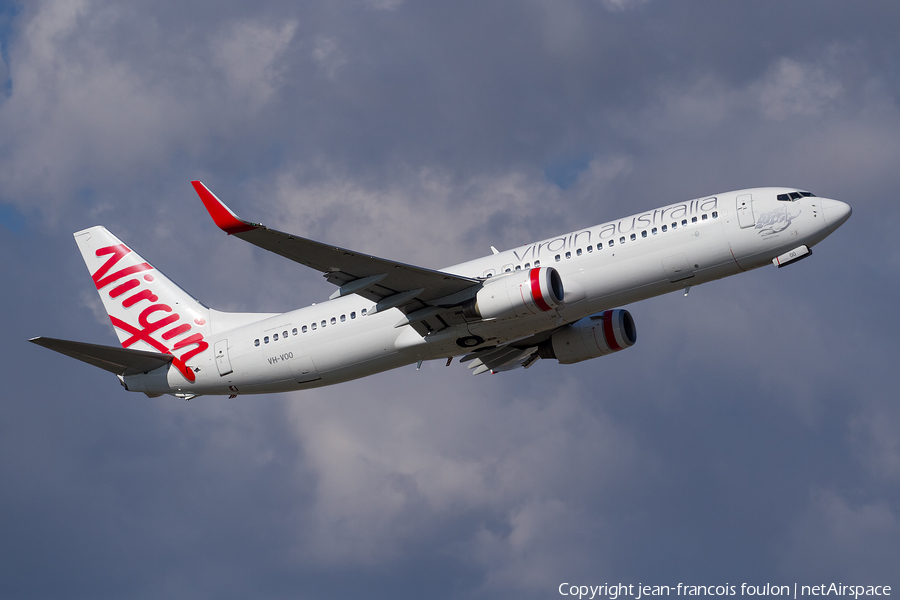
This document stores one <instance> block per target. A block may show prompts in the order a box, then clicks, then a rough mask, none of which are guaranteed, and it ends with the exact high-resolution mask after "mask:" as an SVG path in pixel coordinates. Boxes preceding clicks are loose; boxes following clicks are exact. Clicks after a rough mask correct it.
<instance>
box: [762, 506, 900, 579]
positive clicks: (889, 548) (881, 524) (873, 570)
mask: <svg viewBox="0 0 900 600" xmlns="http://www.w3.org/2000/svg"><path fill="white" fill-rule="evenodd" d="M898 534H900V520H898V516H897V514H896V513H895V512H894V510H893V509H892V508H891V506H890V505H889V504H888V503H887V502H884V501H874V502H872V501H870V502H853V501H851V500H849V499H848V498H846V497H844V496H843V495H841V494H840V493H838V492H836V491H832V490H816V491H814V492H813V493H812V494H811V498H810V502H809V505H808V506H807V507H806V509H805V510H804V511H803V512H802V513H801V514H800V515H799V517H798V519H797V520H796V521H795V523H794V525H792V526H791V528H790V529H789V531H788V533H787V538H786V540H785V543H784V545H783V546H782V547H781V548H780V549H779V550H778V554H779V555H780V556H781V560H782V563H781V570H782V572H783V573H784V574H785V575H788V576H790V577H792V578H796V579H803V578H807V579H812V578H816V577H824V578H826V579H825V580H826V581H831V580H832V579H833V578H834V577H836V576H838V577H840V579H842V580H843V581H844V583H848V582H849V581H851V580H856V581H859V582H863V581H865V582H867V585H874V584H876V583H877V584H882V585H883V583H882V581H883V578H884V577H885V576H886V575H887V574H888V573H890V572H891V571H892V566H895V565H896V557H897V553H898V551H900V544H898V539H900V537H898ZM869 582H870V583H869Z"/></svg>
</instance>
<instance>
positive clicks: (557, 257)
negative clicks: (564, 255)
mask: <svg viewBox="0 0 900 600" xmlns="http://www.w3.org/2000/svg"><path fill="white" fill-rule="evenodd" d="M556 262H559V254H557V255H556Z"/></svg>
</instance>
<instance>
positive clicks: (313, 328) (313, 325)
mask: <svg viewBox="0 0 900 600" xmlns="http://www.w3.org/2000/svg"><path fill="white" fill-rule="evenodd" d="M310 327H312V330H313V331H315V330H316V324H315V323H313V324H312V325H310Z"/></svg>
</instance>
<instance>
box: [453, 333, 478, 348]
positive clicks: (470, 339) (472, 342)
mask: <svg viewBox="0 0 900 600" xmlns="http://www.w3.org/2000/svg"><path fill="white" fill-rule="evenodd" d="M483 343H484V338H480V337H478V336H477V335H469V336H466V337H461V338H459V339H458V340H456V344H457V345H458V346H460V347H462V348H474V347H475V346H477V345H479V344H483Z"/></svg>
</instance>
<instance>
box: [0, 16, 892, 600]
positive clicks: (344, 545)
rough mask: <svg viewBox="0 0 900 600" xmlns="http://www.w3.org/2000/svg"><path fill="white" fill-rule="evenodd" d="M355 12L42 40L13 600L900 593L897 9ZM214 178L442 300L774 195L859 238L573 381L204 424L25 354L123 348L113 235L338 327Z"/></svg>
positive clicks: (7, 549)
mask: <svg viewBox="0 0 900 600" xmlns="http://www.w3.org/2000/svg"><path fill="white" fill-rule="evenodd" d="M357 8H363V10H347V9H346V7H344V8H341V7H339V6H338V5H336V4H334V3H328V2H318V1H313V2H306V3H296V2H284V1H283V0H266V1H264V2H260V3H256V4H254V5H253V6H249V5H246V4H242V3H237V2H228V1H225V2H220V3H217V5H216V10H215V11H210V10H209V9H208V7H206V6H204V5H203V4H202V3H194V2H169V1H168V0H163V1H154V2H150V1H147V0H138V1H136V2H133V3H130V4H128V5H124V4H122V3H116V2H112V1H106V0H83V1H77V2H60V1H57V0H37V1H35V2H30V3H27V4H26V5H23V8H22V11H21V12H20V13H17V14H15V15H13V16H12V17H11V20H10V21H9V22H10V27H9V35H8V36H6V37H4V43H5V44H6V45H5V47H6V48H7V59H8V66H9V74H10V81H11V88H10V94H9V96H8V97H6V98H4V99H3V100H2V103H0V132H2V136H0V201H2V202H3V203H5V204H11V205H12V206H13V207H14V208H10V209H9V211H7V212H9V213H10V214H13V213H15V215H21V220H22V226H21V227H14V228H10V230H8V231H7V230H4V231H5V232H6V235H3V236H0V256H3V257H4V258H3V259H2V260H0V269H2V274H3V277H4V281H6V282H7V283H8V285H6V286H3V288H2V289H0V306H3V308H4V311H3V314H4V321H3V325H4V332H5V335H6V338H5V339H6V340H8V341H9V343H8V344H5V345H4V355H3V359H4V361H3V364H4V365H5V367H4V368H5V371H4V373H5V374H6V375H7V377H6V378H5V386H6V387H5V393H4V394H3V397H2V398H0V404H2V409H3V414H4V415H5V418H4V419H2V420H0V480H2V481H4V483H5V484H6V485H3V486H0V504H2V505H3V506H4V507H6V508H7V509H8V510H4V511H3V514H2V515H0V530H2V531H3V532H4V541H7V544H6V545H5V546H4V547H3V548H0V553H3V554H2V558H3V560H4V564H8V565H11V566H12V567H11V568H9V569H5V570H4V571H3V572H2V574H0V595H3V596H4V597H5V596H14V595H15V594H14V593H10V590H12V591H13V592H15V591H16V590H21V589H29V590H33V594H32V595H44V596H48V597H50V596H60V595H65V594H68V595H86V594H87V595H91V596H93V597H116V598H118V597H122V596H123V595H128V594H129V593H132V595H133V591H134V590H135V589H142V590H146V593H145V595H146V596H147V597H159V596H161V595H162V596H186V597H187V596H189V597H222V596H228V595H245V596H249V595H252V596H254V597H287V596H290V597H296V596H305V597H320V598H330V597H360V596H366V597H385V598H404V597H421V596H423V595H427V596H429V597H435V598H450V597H452V598H468V597H487V596H490V597H492V598H493V597H517V598H518V597H522V598H545V597H547V596H548V595H553V594H556V590H557V586H558V585H559V584H560V583H562V582H563V581H566V580H568V581H572V582H574V581H578V580H581V581H584V582H591V581H597V580H599V579H601V578H602V579H603V580H610V581H611V580H613V579H621V580H629V579H631V580H633V582H635V583H636V582H637V581H643V582H645V583H665V582H666V581H675V580H677V581H689V580H694V581H698V582H699V581H717V580H721V579H722V578H723V577H726V578H730V579H732V580H737V579H738V578H743V579H747V580H748V581H749V579H750V578H754V577H755V578H758V579H759V580H764V578H765V577H768V576H771V575H772V574H773V573H776V574H778V575H779V576H784V577H785V578H791V579H794V578H800V577H809V578H820V577H826V576H827V577H833V576H834V574H838V575H840V576H842V577H844V581H845V582H846V581H849V580H848V579H847V578H848V577H851V576H852V577H858V578H860V579H871V580H872V581H873V582H874V581H878V582H883V583H887V584H890V583H891V582H890V581H889V580H891V579H892V578H893V579H894V580H895V581H896V575H895V573H894V572H895V571H896V568H895V565H894V564H892V563H889V559H890V558H891V557H894V556H896V555H897V550H898V549H897V546H896V537H897V536H896V533H897V502H898V500H897V499H898V495H897V487H896V482H897V477H898V466H897V465H898V460H900V459H898V452H897V448H898V439H897V435H896V433H895V432H896V431H898V430H900V415H898V414H897V411H896V410H894V409H893V408H892V406H893V405H892V404H891V402H892V401H893V399H894V397H895V396H896V382H895V381H894V379H895V377H894V373H895V370H894V369H893V365H894V364H895V363H896V358H897V348H896V346H897V345H896V340H897V338H898V336H900V323H898V321H897V319H895V318H893V317H892V315H894V314H895V312H896V304H897V299H898V297H900V296H898V285H897V281H898V278H897V266H898V264H900V262H898V260H900V259H898V256H900V255H898V251H897V244H896V229H897V226H898V225H900V211H898V209H897V204H896V202H895V201H894V196H895V195H896V193H895V191H896V188H897V183H898V182H897V176H896V164H897V162H898V159H900V141H898V139H897V136H896V134H895V132H896V131H897V130H898V123H900V110H898V102H897V97H898V95H897V78H896V77H895V75H894V72H893V71H892V70H891V68H890V65H891V64H892V63H891V62H890V60H889V58H890V57H894V56H896V55H898V47H897V36H896V32H895V31H894V29H895V28H892V27H890V24H892V23H894V22H896V14H894V13H895V12H896V9H894V8H893V7H891V8H887V7H875V6H873V7H870V10H866V11H859V10H853V9H850V8H846V7H845V6H844V5H842V4H839V3H829V2H825V3H824V4H823V6H822V7H821V10H817V11H815V12H814V13H811V12H810V11H808V10H804V9H802V8H798V7H794V6H792V5H789V4H783V5H781V4H779V5H777V6H775V5H773V6H771V7H768V8H760V7H756V6H753V7H750V6H749V5H748V6H747V7H737V8H736V7H734V6H731V5H729V6H727V7H726V6H724V5H723V6H722V7H719V5H717V4H715V5H713V4H709V5H706V4H704V5H701V4H692V3H677V4H675V3H673V4H671V5H670V4H662V3H652V2H644V3H621V2H607V3H605V4H604V3H602V2H601V3H597V2H595V3H592V4H577V3H541V4H538V5H534V4H532V5H526V6H525V7H524V8H523V6H522V5H518V4H514V3H503V2H500V3H483V2H471V3H467V2H463V3H462V4H454V5H453V6H452V7H449V6H445V5H443V4H440V3H432V4H422V5H418V4H414V3H406V2H403V3H401V2H376V3H368V4H366V3H363V4H361V5H360V6H357ZM735 11H737V12H735ZM748 31H753V32H754V35H752V36H748V35H747V32H748ZM0 78H2V74H0ZM548 165H549V167H548ZM553 165H562V166H563V167H564V168H560V173H562V174H561V175H560V176H559V177H556V176H555V175H554V174H553V173H554V172H553V168H552V167H553ZM195 178H200V179H202V180H204V182H205V183H207V184H208V185H209V186H210V187H211V188H212V189H213V190H214V191H215V192H216V193H217V194H219V195H220V197H222V198H223V199H224V200H225V202H226V203H228V204H229V205H230V206H231V207H232V208H233V209H234V210H235V211H236V212H237V213H238V214H240V215H241V216H244V217H246V218H248V219H251V220H254V221H262V222H263V223H265V224H266V225H268V226H271V227H274V228H276V229H279V230H283V231H288V232H292V233H296V234H299V235H304V236H308V237H311V238H313V239H317V240H322V241H324V242H327V243H333V244H336V245H340V246H346V247H349V248H353V249H355V250H358V251H363V252H370V253H372V254H375V255H379V256H384V257H386V258H393V259H397V260H402V261H406V262H411V263H414V264H420V265H423V266H426V267H433V268H440V267H444V266H447V265H449V264H453V263H456V262H460V261H464V260H468V259H471V258H475V257H478V256H482V255H485V254H487V252H488V248H489V246H490V245H494V246H497V247H498V248H503V249H506V248H511V247H516V246H518V245H520V244H525V243H528V242H529V241H533V240H537V239H543V238H547V237H550V236H553V235H555V234H558V233H561V232H564V231H571V230H574V229H576V228H578V227H582V226H584V225H585V224H588V223H600V222H605V221H608V220H610V219H615V218H617V217H619V216H621V215H625V214H632V213H634V212H637V211H639V210H643V209H651V210H652V209H653V208H654V207H657V206H661V205H665V204H668V203H671V202H676V201H678V200H684V199H687V198H692V197H698V196H703V195H706V194H711V193H715V192H718V191H723V190H727V189H736V188H740V187H744V186H753V185H768V184H776V185H778V184H787V185H799V186H802V187H805V188H808V189H811V190H812V191H815V192H817V193H820V194H822V195H828V196H834V197H837V198H839V199H844V200H847V201H848V202H850V203H851V205H852V206H853V208H854V215H853V218H852V219H851V220H850V221H848V223H847V224H846V225H844V226H843V227H842V228H841V229H840V230H839V231H838V232H837V233H836V234H834V236H832V237H830V238H829V239H828V240H826V241H825V242H824V243H822V244H821V245H820V246H817V247H816V248H815V255H814V256H813V257H812V258H810V259H809V260H805V261H803V262H801V263H798V265H797V266H791V267H790V268H788V269H781V270H776V269H775V268H774V267H767V268H764V269H760V270H758V271H755V272H752V273H747V274H742V275H740V276H739V277H734V278H729V279H727V280H725V281H720V282H713V283H710V284H709V285H704V286H701V287H699V288H696V289H694V290H693V291H691V294H690V296H689V297H688V298H684V297H683V296H682V295H680V294H676V295H669V296H664V297H660V298H656V299H651V300H648V301H645V302H641V303H636V304H633V305H630V306H628V307H627V308H628V310H630V311H631V312H632V314H633V315H634V316H635V319H636V321H637V327H638V329H639V332H640V336H639V342H638V344H636V345H635V347H634V348H631V349H629V350H628V351H627V352H623V353H618V354H615V355H612V356H609V357H604V358H602V359H598V360H595V361H588V362H585V363H581V364H578V365H558V364H555V363H554V362H553V361H544V360H542V361H539V362H538V363H537V364H535V365H534V366H533V367H532V368H530V369H528V370H527V371H523V370H519V371H516V372H512V373H504V374H499V375H496V376H488V375H482V376H478V377H472V376H471V375H470V374H469V372H467V370H466V369H465V368H464V367H463V366H461V365H459V364H453V365H451V367H449V368H445V367H444V366H443V364H438V363H426V364H425V365H423V367H422V369H421V371H416V369H415V367H414V366H412V365H410V366H408V367H405V368H402V369H397V370H395V371H392V372H389V373H384V374H380V375H376V376H374V377H371V378H367V379H364V380H360V381H353V382H348V383H345V384H341V385H339V386H334V387H329V388H323V389H317V390H311V391H308V392H304V393H297V394H286V395H281V396H273V397H265V396H263V397H252V398H244V397H241V398H237V399H234V400H228V399H226V398H195V399H194V400H191V401H190V402H182V401H180V400H175V399H171V398H168V399H167V398H162V399H153V400H151V399H147V398H145V397H143V396H142V395H135V394H128V393H127V392H125V391H124V390H122V389H121V387H120V386H119V384H118V382H117V381H116V380H115V378H114V377H112V376H109V375H108V374H106V373H104V372H101V371H99V370H93V369H91V368H90V367H89V366H86V365H83V364H81V363H77V362H76V361H71V360H68V359H67V358H66V357H62V356H56V355H52V354H51V355H48V354H47V353H46V352H45V351H44V350H43V349H40V348H37V347H32V345H29V344H27V343H26V342H24V340H25V339H27V338H28V337H31V336H33V335H36V334H43V335H54V336H58V337H65V338H72V339H83V340H86V341H95V342H98V343H110V342H111V341H112V340H113V336H112V331H111V328H110V326H109V323H108V319H106V317H105V316H104V315H103V314H102V312H98V308H99V304H98V303H97V301H96V291H95V290H94V289H93V286H92V285H91V282H90V279H89V277H88V275H87V273H86V271H85V269H84V266H83V265H82V263H81V259H80V257H79V256H78V254H77V251H76V249H75V247H74V244H73V243H72V239H71V232H72V231H75V230H78V229H81V228H83V227H87V226H90V225H94V224H97V223H102V224H105V225H107V226H109V228H110V229H111V230H113V231H115V232H116V234H117V235H119V236H121V237H122V238H123V239H124V240H126V241H127V242H128V243H129V244H130V245H133V247H134V248H135V250H137V251H138V252H140V253H141V254H142V255H143V256H145V257H146V258H147V259H148V260H149V261H150V262H151V263H153V264H154V265H155V266H157V267H159V268H161V269H163V270H164V271H165V272H166V273H167V274H168V275H169V276H170V277H172V278H173V279H174V280H175V281H178V282H179V283H180V284H181V285H183V286H184V287H185V288H186V289H188V290H189V291H190V292H191V293H192V294H195V295H196V296H197V297H199V298H202V299H203V300H204V301H205V302H206V303H208V304H211V305H213V306H215V307H216V308H220V309H225V310H228V309H231V310H260V311H269V310H290V309H293V308H296V307H298V306H303V305H308V304H310V303H312V302H321V301H324V299H325V298H327V296H328V294H330V293H331V291H333V290H332V288H331V286H329V285H327V284H326V283H324V282H323V281H322V278H321V277H320V276H319V275H318V274H317V273H314V272H312V271H310V270H308V269H305V268H304V267H302V266H301V265H297V264H294V263H291V262H290V261H286V260H285V259H283V258H280V257H277V256H274V255H271V254H269V253H265V252H263V251H261V250H258V249H255V248H253V247H251V246H249V245H247V244H245V243H243V242H242V241H241V240H239V239H236V238H234V237H233V236H226V235H224V234H223V233H221V232H220V231H218V230H217V229H216V228H215V226H214V225H213V224H212V223H211V222H210V220H209V218H208V216H207V215H206V214H205V212H204V210H203V208H202V205H201V204H200V203H199V202H198V200H197V198H196V197H195V195H193V193H192V190H191V189H190V186H189V184H188V182H189V181H190V180H191V179H195ZM550 179H556V183H554V181H551V180H550ZM560 182H564V185H558V183H560ZM17 218H18V217H17ZM17 340H18V341H17ZM48 570H49V571H52V572H53V573H54V577H52V578H48V577H45V574H46V573H47V572H48ZM423 590H424V591H423Z"/></svg>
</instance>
